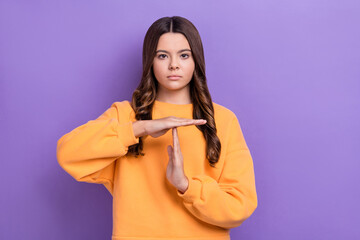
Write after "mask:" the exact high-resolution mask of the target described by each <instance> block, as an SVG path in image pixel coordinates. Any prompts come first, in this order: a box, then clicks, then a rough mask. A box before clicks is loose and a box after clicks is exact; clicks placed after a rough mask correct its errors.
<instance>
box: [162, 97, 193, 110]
mask: <svg viewBox="0 0 360 240" xmlns="http://www.w3.org/2000/svg"><path fill="white" fill-rule="evenodd" d="M155 103H156V104H157V105H161V106H169V107H174V108H176V107H178V108H180V107H191V106H192V105H193V104H192V103H185V104H177V103H168V102H162V101H159V100H157V99H155Z"/></svg>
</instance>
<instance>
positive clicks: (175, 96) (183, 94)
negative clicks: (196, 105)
mask: <svg viewBox="0 0 360 240" xmlns="http://www.w3.org/2000/svg"><path fill="white" fill-rule="evenodd" d="M156 100H158V101H161V102H166V103H173V104H190V103H191V98H190V92H189V90H188V89H184V91H173V92H171V93H168V92H167V93H165V92H164V91H159V92H158V93H157V96H156Z"/></svg>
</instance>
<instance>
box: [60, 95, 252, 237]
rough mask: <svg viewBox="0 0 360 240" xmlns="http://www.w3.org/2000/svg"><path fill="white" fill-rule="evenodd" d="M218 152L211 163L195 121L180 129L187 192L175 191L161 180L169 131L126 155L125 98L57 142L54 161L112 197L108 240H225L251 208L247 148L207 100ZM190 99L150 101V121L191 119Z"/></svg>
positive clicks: (225, 114)
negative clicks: (100, 186) (186, 101)
mask: <svg viewBox="0 0 360 240" xmlns="http://www.w3.org/2000/svg"><path fill="white" fill-rule="evenodd" d="M213 105H214V117H215V123H216V127H217V135H218V137H219V139H220V141H221V154H220V158H219V161H218V163H217V164H216V168H212V167H211V166H210V165H209V164H208V160H207V159H206V152H205V149H206V148H205V146H206V145H205V144H206V141H205V139H204V137H203V135H202V132H201V131H200V130H199V129H197V128H196V126H195V125H190V126H182V127H178V128H177V131H178V137H179V141H180V149H181V153H182V156H183V161H184V172H185V175H186V176H187V177H188V179H189V186H188V189H187V190H186V191H185V192H184V193H183V194H181V193H180V192H179V191H178V190H177V189H176V188H175V187H174V186H173V185H171V183H170V182H168V180H167V178H166V168H167V163H168V161H169V157H168V153H167V146H168V145H172V131H171V129H170V130H169V131H168V132H167V133H166V134H164V135H162V136H160V137H158V138H153V137H151V136H149V135H147V136H145V137H144V138H143V140H144V141H143V143H144V145H143V146H144V147H143V152H144V153H145V155H144V156H139V157H138V158H135V157H133V156H132V155H129V154H127V150H128V147H129V146H131V145H133V144H136V143H138V142H139V138H136V137H135V135H134V132H133V127H132V122H134V121H136V119H135V114H134V111H133V109H132V108H131V106H130V103H129V101H127V100H124V101H122V102H114V103H113V104H112V105H111V106H110V108H108V109H107V110H106V111H105V112H104V113H103V114H102V115H101V116H99V117H98V118H97V119H95V120H90V121H88V122H87V123H85V124H83V125H81V126H79V127H77V128H75V129H74V130H72V131H71V132H69V133H67V134H65V135H64V136H62V137H61V138H60V139H59V140H58V142H57V159H58V163H59V164H60V166H61V167H62V168H63V169H64V170H65V171H66V172H67V173H69V174H70V175H71V176H72V177H73V178H74V179H75V180H77V181H79V182H88V183H97V184H103V185H104V186H105V187H106V188H107V189H108V191H109V192H110V193H111V194H112V196H113V232H112V240H160V239H161V240H165V239H166V240H180V239H182V240H229V239H230V229H231V228H234V227H237V226H239V225H240V224H241V223H242V222H243V221H244V220H245V219H247V218H248V217H249V216H250V215H251V214H252V213H253V212H254V210H255V209H256V207H257V194H256V189H255V176H254V168H253V161H252V157H251V154H250V151H249V149H248V147H247V145H246V142H245V139H244V137H243V134H242V131H241V128H240V125H239V122H238V119H237V117H236V115H235V114H234V113H233V112H232V111H230V110H229V109H227V108H225V107H223V106H221V105H219V104H216V103H213ZM192 108H193V105H192V104H172V103H166V102H161V101H158V100H156V101H155V104H154V107H153V119H159V118H163V117H167V116H176V117H182V118H192Z"/></svg>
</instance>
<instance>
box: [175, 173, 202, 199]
mask: <svg viewBox="0 0 360 240" xmlns="http://www.w3.org/2000/svg"><path fill="white" fill-rule="evenodd" d="M200 191H201V182H200V181H199V180H197V179H193V178H189V185H188V189H187V190H186V191H185V192H184V193H181V192H179V191H177V194H178V196H180V197H182V198H183V199H184V201H185V202H193V201H194V200H195V199H197V198H198V197H197V196H198V195H199V194H200Z"/></svg>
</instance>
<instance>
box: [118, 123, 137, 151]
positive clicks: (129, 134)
mask: <svg viewBox="0 0 360 240" xmlns="http://www.w3.org/2000/svg"><path fill="white" fill-rule="evenodd" d="M116 131H117V133H118V138H119V140H120V141H121V143H123V144H124V146H125V147H129V146H131V145H134V144H137V143H139V138H138V137H135V134H134V129H133V126H132V122H131V121H129V122H126V123H118V122H117V124H116Z"/></svg>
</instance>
